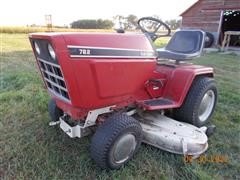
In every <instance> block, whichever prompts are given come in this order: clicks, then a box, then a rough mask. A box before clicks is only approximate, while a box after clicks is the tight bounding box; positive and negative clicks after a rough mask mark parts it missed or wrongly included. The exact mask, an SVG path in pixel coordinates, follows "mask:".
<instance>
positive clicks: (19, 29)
mask: <svg viewBox="0 0 240 180" xmlns="http://www.w3.org/2000/svg"><path fill="white" fill-rule="evenodd" d="M48 31H49V29H47V28H46V27H30V26H28V27H27V26H0V32H1V33H9V34H16V33H25V34H27V33H33V32H48ZM51 31H53V32H86V31H88V32H113V31H114V30H113V29H73V28H55V27H53V28H52V29H51Z"/></svg>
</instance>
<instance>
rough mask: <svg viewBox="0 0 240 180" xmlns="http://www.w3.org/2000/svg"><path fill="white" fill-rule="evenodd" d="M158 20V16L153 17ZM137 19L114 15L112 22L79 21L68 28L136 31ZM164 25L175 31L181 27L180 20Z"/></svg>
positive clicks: (107, 20)
mask: <svg viewBox="0 0 240 180" xmlns="http://www.w3.org/2000/svg"><path fill="white" fill-rule="evenodd" d="M154 17H156V18H158V19H159V17H158V16H154ZM137 22H138V17H137V16H135V15H133V14H130V15H128V16H121V15H116V16H114V17H113V20H109V19H80V20H77V21H73V22H72V23H71V24H70V26H71V28H79V29H111V28H113V26H114V25H115V26H116V27H117V28H121V29H126V30H135V29H138V25H137ZM165 23H166V24H168V25H169V27H170V28H171V29H174V30H175V29H177V28H179V27H180V26H181V20H176V19H172V20H167V21H165Z"/></svg>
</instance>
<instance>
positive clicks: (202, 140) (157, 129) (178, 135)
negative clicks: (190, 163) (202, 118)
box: [139, 112, 208, 156]
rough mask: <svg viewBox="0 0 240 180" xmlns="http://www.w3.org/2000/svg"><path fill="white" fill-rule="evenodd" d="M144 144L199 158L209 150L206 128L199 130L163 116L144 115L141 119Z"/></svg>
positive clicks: (154, 114)
mask: <svg viewBox="0 0 240 180" xmlns="http://www.w3.org/2000/svg"><path fill="white" fill-rule="evenodd" d="M139 120H140V122H141V125H142V128H143V133H144V135H143V142H145V143H147V144H150V145H152V146H155V147H158V148H160V149H163V150H165V151H169V152H172V153H176V154H184V155H193V156H199V155H200V154H202V153H204V152H205V151H206V150H207V148H208V138H207V135H206V134H205V131H206V129H207V128H206V127H201V128H198V127H196V126H193V125H191V124H187V123H183V122H179V121H176V120H173V119H171V118H168V117H166V116H164V115H161V114H160V113H159V112H151V113H144V114H142V115H141V117H140V119H139Z"/></svg>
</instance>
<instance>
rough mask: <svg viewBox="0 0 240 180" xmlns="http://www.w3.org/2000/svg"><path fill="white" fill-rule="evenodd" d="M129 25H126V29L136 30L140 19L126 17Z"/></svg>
mask: <svg viewBox="0 0 240 180" xmlns="http://www.w3.org/2000/svg"><path fill="white" fill-rule="evenodd" d="M126 20H127V24H126V29H136V28H137V26H138V17H137V16H135V15H133V14H130V15H128V16H127V17H126Z"/></svg>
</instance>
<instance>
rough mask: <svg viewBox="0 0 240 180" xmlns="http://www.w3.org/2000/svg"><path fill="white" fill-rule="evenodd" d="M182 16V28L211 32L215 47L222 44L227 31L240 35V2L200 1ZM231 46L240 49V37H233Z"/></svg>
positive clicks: (231, 0) (232, 0)
mask: <svg viewBox="0 0 240 180" xmlns="http://www.w3.org/2000/svg"><path fill="white" fill-rule="evenodd" d="M181 16H182V28H190V29H193V28H194V29H202V30H204V31H207V32H211V33H212V34H213V36H214V42H215V45H219V44H221V43H222V41H223V38H224V32H226V31H237V33H238V32H239V33H240V0H198V1H197V2H196V3H194V4H193V5H192V6H191V7H189V8H188V9H187V10H185V11H184V12H183V13H182V14H181ZM230 46H239V47H240V35H239V36H238V35H233V36H231V41H230Z"/></svg>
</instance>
